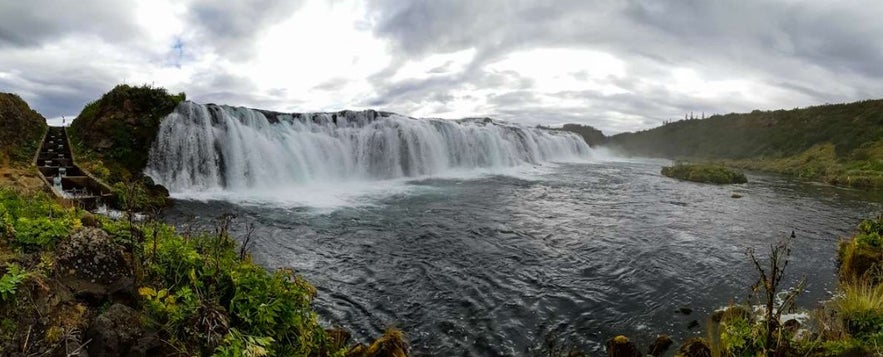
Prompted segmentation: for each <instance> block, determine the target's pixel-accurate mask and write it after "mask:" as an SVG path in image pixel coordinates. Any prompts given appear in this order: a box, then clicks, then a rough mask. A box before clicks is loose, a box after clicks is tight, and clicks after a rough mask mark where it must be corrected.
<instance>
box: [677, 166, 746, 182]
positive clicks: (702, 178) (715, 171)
mask: <svg viewBox="0 0 883 357" xmlns="http://www.w3.org/2000/svg"><path fill="white" fill-rule="evenodd" d="M662 174H663V175H665V176H668V177H672V178H676V179H680V180H686V181H693V182H704V183H714V184H734V183H746V182H748V179H747V178H746V177H745V174H743V173H741V172H736V171H733V170H730V169H728V168H726V167H723V166H717V165H699V164H677V165H674V166H666V167H663V168H662Z"/></svg>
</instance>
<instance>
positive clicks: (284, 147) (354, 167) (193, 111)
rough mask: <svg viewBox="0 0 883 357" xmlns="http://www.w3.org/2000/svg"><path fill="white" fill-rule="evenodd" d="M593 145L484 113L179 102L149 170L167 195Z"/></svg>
mask: <svg viewBox="0 0 883 357" xmlns="http://www.w3.org/2000/svg"><path fill="white" fill-rule="evenodd" d="M590 151H591V149H590V148H589V147H588V145H586V143H585V142H584V141H583V140H582V138H580V137H578V136H577V135H575V134H573V133H569V132H559V131H548V130H542V129H537V128H530V127H524V126H518V125H513V124H508V123H500V122H496V121H491V120H490V119H463V120H457V121H453V120H443V119H415V118H409V117H405V116H401V115H397V114H393V113H384V112H376V111H371V110H369V111H359V112H355V111H343V112H337V113H311V114H281V113H274V112H267V111H260V110H254V109H247V108H241V107H228V106H218V105H213V104H209V105H202V104H197V103H192V102H183V103H181V104H180V105H179V106H178V108H176V110H175V111H174V112H173V113H171V114H169V115H168V116H167V117H166V118H164V119H163V121H162V124H161V126H160V130H159V133H158V134H157V138H156V140H155V142H154V144H153V146H152V147H151V149H150V159H149V162H148V166H147V169H146V170H145V173H146V174H147V175H149V176H150V177H152V178H153V179H154V180H155V181H156V182H157V183H159V184H162V185H164V186H166V187H167V188H168V189H169V190H170V191H171V192H173V193H174V192H182V191H194V190H206V189H223V190H232V191H238V190H248V189H272V188H274V187H291V186H301V185H307V184H310V183H314V182H321V183H328V182H343V181H352V180H359V181H365V180H383V179H392V178H402V177H420V176H427V175H440V174H444V173H446V172H447V171H450V170H458V169H475V168H491V169H493V168H505V167H513V166H518V165H524V164H540V163H543V162H550V161H571V160H580V159H586V158H588V157H589V155H590Z"/></svg>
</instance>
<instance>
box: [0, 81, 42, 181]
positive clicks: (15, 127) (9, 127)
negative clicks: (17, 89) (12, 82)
mask: <svg viewBox="0 0 883 357" xmlns="http://www.w3.org/2000/svg"><path fill="white" fill-rule="evenodd" d="M45 131H46V119H45V118H43V116H42V115H40V113H37V112H36V111H34V110H33V109H31V108H30V107H29V106H28V103H25V101H24V100H22V99H21V97H19V96H17V95H15V94H12V93H0V167H4V166H20V165H28V164H30V163H31V160H33V159H34V154H36V152H37V148H38V147H39V146H40V140H41V139H42V138H43V133H44V132H45Z"/></svg>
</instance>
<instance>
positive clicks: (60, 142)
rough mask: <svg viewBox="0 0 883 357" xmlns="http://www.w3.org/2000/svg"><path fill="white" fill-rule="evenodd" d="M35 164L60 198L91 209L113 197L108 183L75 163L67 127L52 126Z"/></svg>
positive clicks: (44, 180)
mask: <svg viewBox="0 0 883 357" xmlns="http://www.w3.org/2000/svg"><path fill="white" fill-rule="evenodd" d="M34 161H35V164H36V165H37V169H38V170H39V172H40V176H41V178H42V179H43V182H44V183H46V185H47V186H48V187H49V189H50V191H51V192H52V193H53V194H55V196H57V197H58V198H59V199H62V200H65V201H69V202H71V203H72V204H75V205H77V206H79V207H82V208H84V209H87V210H92V209H95V208H96V207H98V205H100V204H106V203H109V201H110V199H111V198H112V197H113V194H112V193H111V189H110V187H109V186H107V184H104V183H102V182H101V181H99V180H98V179H96V178H95V177H93V176H92V175H90V174H89V173H88V172H85V171H83V170H82V169H80V167H79V166H77V165H76V164H75V163H74V157H73V152H72V151H71V146H70V142H69V141H68V139H67V132H66V130H65V128H64V127H49V130H47V131H46V136H45V137H44V138H43V143H42V145H41V147H40V152H39V153H38V154H37V155H36V157H35V159H34Z"/></svg>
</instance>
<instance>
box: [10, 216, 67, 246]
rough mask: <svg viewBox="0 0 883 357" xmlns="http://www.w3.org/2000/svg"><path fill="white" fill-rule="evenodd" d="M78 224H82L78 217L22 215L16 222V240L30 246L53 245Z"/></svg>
mask: <svg viewBox="0 0 883 357" xmlns="http://www.w3.org/2000/svg"><path fill="white" fill-rule="evenodd" d="M77 226H81V224H80V223H79V220H77V219H49V218H46V217H39V218H27V217H21V218H19V219H18V220H17V221H16V223H15V232H16V234H15V236H16V241H17V242H18V243H19V244H20V245H23V246H30V247H45V246H52V245H54V244H55V242H57V241H58V240H59V239H61V238H64V237H65V236H67V235H68V234H70V231H71V229H73V228H75V227H77Z"/></svg>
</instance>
